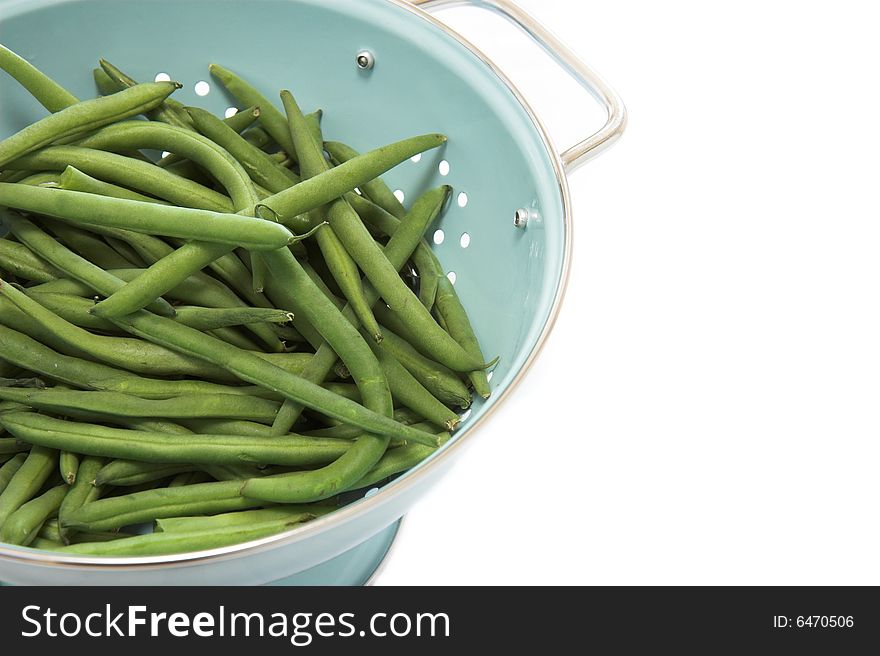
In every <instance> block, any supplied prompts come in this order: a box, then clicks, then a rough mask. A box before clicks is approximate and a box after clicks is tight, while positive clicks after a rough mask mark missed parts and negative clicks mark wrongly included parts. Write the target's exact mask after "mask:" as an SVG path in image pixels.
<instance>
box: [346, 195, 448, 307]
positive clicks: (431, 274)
mask: <svg viewBox="0 0 880 656" xmlns="http://www.w3.org/2000/svg"><path fill="white" fill-rule="evenodd" d="M345 199H346V200H347V201H348V202H349V203H350V204H351V206H352V207H353V208H354V209H355V211H356V212H357V213H358V215H359V216H360V217H361V219H363V221H364V222H365V223H366V224H367V226H369V227H371V228H373V229H374V230H378V231H379V232H381V233H383V234H385V235H387V236H388V237H390V236H391V235H393V234H394V231H395V230H397V226H398V225H400V219H398V218H397V217H395V216H394V215H392V214H390V213H388V212H387V211H385V210H384V209H382V208H381V207H379V206H378V205H375V204H374V203H371V202H370V201H369V200H367V199H366V198H363V197H362V196H358V195H357V194H346V196H345ZM412 259H413V264H414V265H415V267H416V270H417V271H418V273H419V300H420V301H421V302H422V305H424V306H425V307H426V308H428V309H431V308H433V307H434V301H435V299H436V297H437V288H438V284H439V279H440V278H441V277H443V270H442V268H441V266H440V263H439V262H438V261H437V256H436V255H434V251H432V250H431V247H430V246H429V245H428V243H427V241H425V240H424V239H423V240H422V241H421V242H420V243H419V246H418V248H416V250H415V252H414V253H413V255H412Z"/></svg>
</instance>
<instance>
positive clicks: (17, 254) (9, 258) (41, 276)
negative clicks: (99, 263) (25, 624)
mask: <svg viewBox="0 0 880 656" xmlns="http://www.w3.org/2000/svg"><path fill="white" fill-rule="evenodd" d="M5 219H6V213H5V212H4V213H0V223H3V224H5ZM6 225H7V227H8V224H6ZM0 266H2V267H3V268H4V269H5V270H6V271H8V272H9V273H11V274H12V275H14V276H15V277H16V278H19V279H21V280H30V281H33V282H40V283H43V282H49V281H50V280H55V279H56V278H63V277H64V274H62V273H60V272H59V271H58V269H56V268H55V267H53V266H52V265H50V264H47V263H46V262H45V260H43V259H41V258H39V257H37V256H36V255H34V253H33V252H32V251H31V249H29V248H28V247H27V246H25V245H23V244H17V243H15V242H12V241H9V240H8V239H0Z"/></svg>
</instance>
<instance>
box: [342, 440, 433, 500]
mask: <svg viewBox="0 0 880 656" xmlns="http://www.w3.org/2000/svg"><path fill="white" fill-rule="evenodd" d="M443 443H445V441H444V442H443ZM442 445H443V444H441V445H440V446H442ZM436 451H437V448H436V447H433V448H432V447H427V446H423V445H421V444H408V445H406V446H402V447H400V448H399V449H394V450H393V451H389V452H388V453H386V454H385V455H384V456H383V457H382V459H381V460H380V461H379V463H378V464H377V465H376V466H375V467H374V468H373V469H372V470H370V472H369V473H368V474H367V475H366V476H364V477H363V478H362V479H361V480H359V481H358V482H357V483H356V484H355V485H353V486H352V487H351V488H349V489H350V490H357V489H362V488H365V487H372V486H373V485H376V484H378V483H380V482H382V481H384V480H385V479H386V478H388V477H390V476H394V475H395V474H399V473H400V472H404V471H409V470H410V469H412V468H413V467H415V466H416V465H418V464H419V463H421V462H422V461H423V460H425V459H426V458H428V457H430V456H431V455H433V454H434V453H435V452H436Z"/></svg>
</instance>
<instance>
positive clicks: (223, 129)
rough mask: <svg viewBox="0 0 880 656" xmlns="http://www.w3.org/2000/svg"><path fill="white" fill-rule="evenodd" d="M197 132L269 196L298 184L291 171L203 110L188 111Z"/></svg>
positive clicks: (191, 109)
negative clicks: (221, 150)
mask: <svg viewBox="0 0 880 656" xmlns="http://www.w3.org/2000/svg"><path fill="white" fill-rule="evenodd" d="M187 111H188V112H189V115H190V118H191V119H192V121H193V123H194V124H195V127H196V129H197V130H198V131H199V132H201V133H202V134H203V135H204V136H205V137H207V138H208V139H210V140H211V141H213V142H214V143H216V144H218V145H219V146H221V147H222V148H225V149H226V150H227V151H228V152H229V154H230V155H232V156H233V157H234V158H235V159H236V160H238V162H239V163H240V164H241V165H242V166H243V167H244V169H245V171H247V172H248V175H249V176H250V177H251V179H252V180H253V181H254V182H256V183H257V184H260V185H262V186H263V187H265V188H266V189H268V190H269V191H270V192H272V193H277V192H279V191H281V190H283V189H287V188H288V187H290V186H291V185H294V184H296V183H297V182H299V177H298V176H297V175H296V174H294V173H293V172H292V171H290V170H288V169H285V168H283V167H281V166H279V165H278V164H277V163H275V162H273V161H272V160H271V159H270V158H269V156H268V155H267V154H266V153H264V152H263V151H262V150H260V149H259V148H257V147H256V146H254V145H252V144H250V143H248V142H247V141H246V140H245V139H244V138H242V137H241V135H239V134H238V132H236V131H235V130H233V129H232V128H230V127H229V126H227V125H226V124H224V123H223V121H221V120H220V119H219V118H217V117H216V116H214V115H213V114H211V113H210V112H207V111H205V110H203V109H198V108H194V107H190V108H188V109H187Z"/></svg>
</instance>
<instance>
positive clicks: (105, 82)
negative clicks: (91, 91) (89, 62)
mask: <svg viewBox="0 0 880 656" xmlns="http://www.w3.org/2000/svg"><path fill="white" fill-rule="evenodd" d="M92 79H93V80H94V81H95V86H96V87H97V88H98V93H99V94H101V95H102V96H110V95H113V94H114V93H117V92H119V91H122V85H120V84H117V83H116V82H114V81H113V78H111V77H110V76H109V75H107V71H105V70H104V69H103V68H93V69H92Z"/></svg>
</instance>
